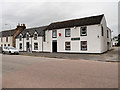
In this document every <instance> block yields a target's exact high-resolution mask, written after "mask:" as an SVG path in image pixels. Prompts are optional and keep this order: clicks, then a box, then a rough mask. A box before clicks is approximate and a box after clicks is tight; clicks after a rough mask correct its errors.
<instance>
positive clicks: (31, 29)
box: [16, 26, 47, 38]
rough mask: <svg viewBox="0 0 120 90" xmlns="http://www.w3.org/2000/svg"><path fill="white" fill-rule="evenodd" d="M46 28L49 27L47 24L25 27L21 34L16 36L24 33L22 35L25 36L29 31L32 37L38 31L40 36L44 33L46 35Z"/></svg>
mask: <svg viewBox="0 0 120 90" xmlns="http://www.w3.org/2000/svg"><path fill="white" fill-rule="evenodd" d="M46 28H47V26H42V27H35V28H28V29H24V30H23V31H21V33H19V34H18V35H17V36H16V38H19V35H20V34H22V36H23V37H24V38H25V37H26V34H27V32H28V33H29V34H30V36H31V37H32V36H33V35H34V33H35V32H37V33H38V36H43V35H44V33H43V31H44V30H45V29H46Z"/></svg>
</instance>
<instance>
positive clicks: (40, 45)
mask: <svg viewBox="0 0 120 90" xmlns="http://www.w3.org/2000/svg"><path fill="white" fill-rule="evenodd" d="M27 42H29V44H30V45H31V44H32V51H35V52H42V37H38V38H37V40H34V38H33V37H32V38H31V37H30V38H29V40H26V38H22V41H19V38H16V48H17V49H18V50H19V51H27V49H26V43H27ZM20 43H22V49H20V48H19V47H20V46H19V45H20ZM34 43H38V50H34ZM30 49H31V48H30Z"/></svg>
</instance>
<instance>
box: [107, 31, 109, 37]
mask: <svg viewBox="0 0 120 90" xmlns="http://www.w3.org/2000/svg"><path fill="white" fill-rule="evenodd" d="M107 38H109V32H108V30H107Z"/></svg>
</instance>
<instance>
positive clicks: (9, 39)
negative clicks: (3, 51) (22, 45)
mask: <svg viewBox="0 0 120 90" xmlns="http://www.w3.org/2000/svg"><path fill="white" fill-rule="evenodd" d="M5 44H6V46H8V44H10V46H12V37H10V36H9V37H8V42H6V37H2V41H1V37H0V47H1V45H3V47H4V45H5Z"/></svg>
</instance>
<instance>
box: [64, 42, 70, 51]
mask: <svg viewBox="0 0 120 90" xmlns="http://www.w3.org/2000/svg"><path fill="white" fill-rule="evenodd" d="M67 43H70V48H67V46H66V45H67ZM65 50H71V42H70V41H66V42H65Z"/></svg>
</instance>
